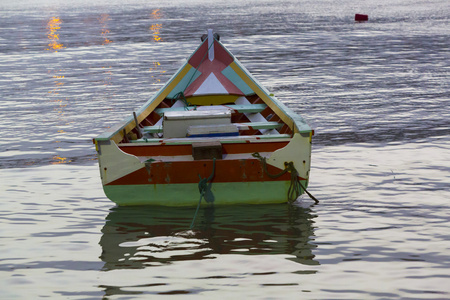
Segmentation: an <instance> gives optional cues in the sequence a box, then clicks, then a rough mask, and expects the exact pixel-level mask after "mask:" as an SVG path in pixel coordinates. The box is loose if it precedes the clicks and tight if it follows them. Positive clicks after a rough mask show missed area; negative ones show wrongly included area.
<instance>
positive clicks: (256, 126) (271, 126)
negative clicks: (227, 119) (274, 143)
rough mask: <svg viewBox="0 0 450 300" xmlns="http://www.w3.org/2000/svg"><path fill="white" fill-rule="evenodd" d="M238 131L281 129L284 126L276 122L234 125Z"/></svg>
mask: <svg viewBox="0 0 450 300" xmlns="http://www.w3.org/2000/svg"><path fill="white" fill-rule="evenodd" d="M234 124H236V125H237V126H238V128H239V130H247V129H277V128H281V127H283V125H284V124H282V123H278V122H248V123H234Z"/></svg>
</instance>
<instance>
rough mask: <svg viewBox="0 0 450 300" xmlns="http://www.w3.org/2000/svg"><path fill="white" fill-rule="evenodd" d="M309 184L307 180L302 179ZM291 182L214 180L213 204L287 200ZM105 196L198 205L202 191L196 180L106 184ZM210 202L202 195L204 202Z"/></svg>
mask: <svg viewBox="0 0 450 300" xmlns="http://www.w3.org/2000/svg"><path fill="white" fill-rule="evenodd" d="M302 184H303V185H306V182H302ZM289 185H290V182H288V181H274V182H225V183H216V182H214V180H213V182H212V184H211V192H212V194H213V195H214V201H213V202H212V203H214V205H231V204H270V203H285V202H287V201H288V199H287V194H286V191H287V190H288V189H289ZM103 188H104V191H105V194H106V196H107V197H108V198H109V199H111V200H112V201H113V202H115V203H116V204H118V205H123V206H125V205H162V206H195V205H197V204H198V201H199V198H200V193H199V189H198V184H197V183H192V184H149V185H112V186H111V185H107V186H104V187H103ZM206 203H207V202H206V201H205V200H204V199H203V200H202V204H203V205H205V204H206Z"/></svg>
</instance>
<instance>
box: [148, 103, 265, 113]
mask: <svg viewBox="0 0 450 300" xmlns="http://www.w3.org/2000/svg"><path fill="white" fill-rule="evenodd" d="M202 107H203V106H202ZM208 107H209V106H208ZM214 107H217V106H211V108H214ZM221 107H224V108H229V109H231V110H233V111H235V112H239V113H260V112H262V111H263V110H264V109H265V108H266V107H267V105H266V104H249V105H236V104H232V105H221ZM196 108H197V107H196V106H187V107H168V108H157V109H155V112H156V113H157V114H159V115H160V116H162V115H164V113H165V112H168V111H183V110H195V109H196Z"/></svg>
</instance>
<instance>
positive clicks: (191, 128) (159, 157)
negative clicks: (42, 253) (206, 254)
mask: <svg viewBox="0 0 450 300" xmlns="http://www.w3.org/2000/svg"><path fill="white" fill-rule="evenodd" d="M312 135H313V130H312V129H311V128H310V127H309V126H308V124H307V123H306V122H305V121H304V119H303V118H302V117H301V116H299V115H298V114H296V113H294V112H293V111H292V110H291V109H289V108H287V107H286V106H285V105H283V104H282V103H281V102H280V101H279V100H277V99H276V98H275V96H274V95H273V94H271V93H270V92H269V91H268V90H267V89H266V88H264V87H263V86H262V85H261V84H260V83H259V82H258V81H257V80H256V79H255V78H254V77H253V76H252V75H251V74H250V73H249V72H248V71H247V69H246V68H245V67H244V66H242V65H241V63H240V62H239V61H238V60H237V59H236V58H235V57H234V56H233V55H232V54H231V53H230V52H229V51H228V50H227V49H226V48H225V46H224V45H223V44H222V43H221V42H220V41H219V36H218V35H217V34H213V32H212V30H208V34H206V35H205V36H203V37H202V43H201V44H200V46H199V47H198V48H197V49H196V50H195V51H194V53H193V54H192V55H191V56H190V57H189V59H188V60H187V61H186V63H185V64H184V65H183V66H182V67H181V68H180V69H179V70H178V71H177V72H176V74H175V75H174V76H172V78H171V79H170V80H169V81H168V82H167V83H166V84H165V85H164V86H163V87H162V88H161V89H160V90H159V92H157V93H156V94H155V95H154V96H153V97H152V98H151V99H150V100H149V101H148V102H147V103H146V104H145V105H144V106H143V107H142V108H140V109H139V110H138V111H137V112H133V114H131V113H130V117H129V118H127V119H126V120H124V121H123V122H122V123H120V124H118V125H117V126H114V127H112V128H110V129H109V130H108V131H107V132H105V133H103V134H101V135H99V136H98V137H96V138H95V139H94V143H95V145H96V150H97V154H98V161H99V166H100V174H101V179H102V184H103V189H104V192H105V194H106V196H107V197H108V198H109V199H111V200H112V201H114V202H115V203H116V204H118V205H166V206H182V205H196V204H197V203H198V202H199V199H200V200H202V198H204V201H205V202H210V203H215V204H237V203H240V204H242V203H248V204H258V203H283V202H288V201H295V200H296V198H297V197H298V196H299V195H301V194H302V193H303V192H304V191H305V189H306V188H307V186H308V180H309V172H310V161H311V138H312Z"/></svg>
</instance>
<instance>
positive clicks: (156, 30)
mask: <svg viewBox="0 0 450 300" xmlns="http://www.w3.org/2000/svg"><path fill="white" fill-rule="evenodd" d="M150 17H151V18H152V19H155V20H158V19H161V17H162V13H161V10H160V9H154V10H153V11H152V13H151V15H150ZM161 28H162V24H161V23H159V24H152V25H151V26H150V30H151V31H152V36H153V40H154V41H155V42H161V41H162V39H161V36H160V34H161Z"/></svg>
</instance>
